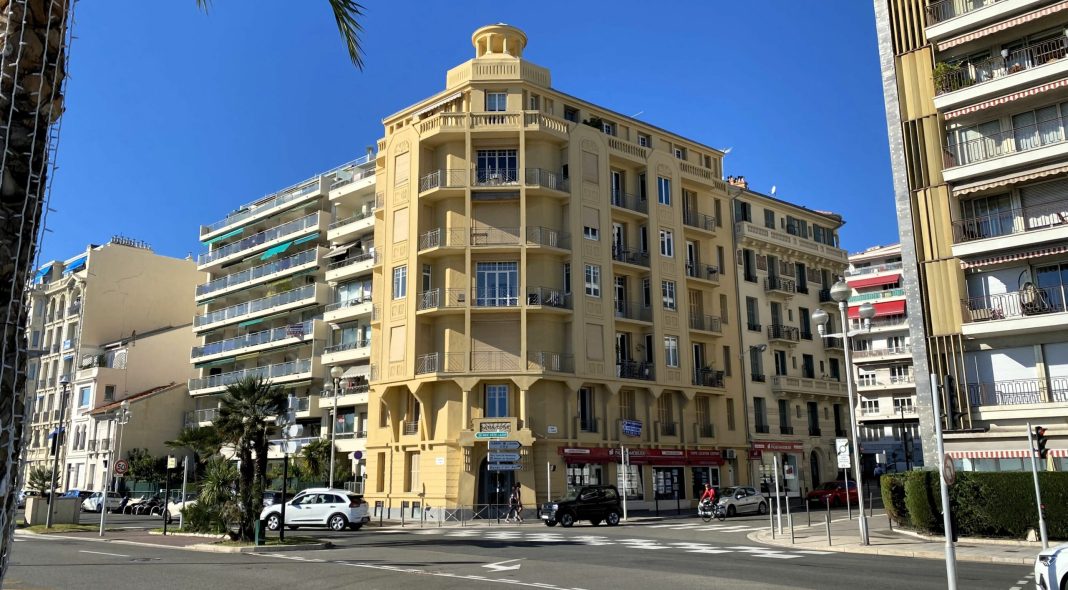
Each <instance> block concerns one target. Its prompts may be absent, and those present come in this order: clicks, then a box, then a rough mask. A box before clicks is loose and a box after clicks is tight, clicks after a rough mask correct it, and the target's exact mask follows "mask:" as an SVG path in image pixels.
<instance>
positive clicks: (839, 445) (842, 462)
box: [834, 438, 849, 469]
mask: <svg viewBox="0 0 1068 590" xmlns="http://www.w3.org/2000/svg"><path fill="white" fill-rule="evenodd" d="M834 452H835V453H836V454H837V455H838V468H839V469H849V439H848V438H836V439H834Z"/></svg>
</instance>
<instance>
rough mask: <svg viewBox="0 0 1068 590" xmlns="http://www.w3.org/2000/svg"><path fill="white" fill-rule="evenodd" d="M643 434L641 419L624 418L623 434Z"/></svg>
mask: <svg viewBox="0 0 1068 590" xmlns="http://www.w3.org/2000/svg"><path fill="white" fill-rule="evenodd" d="M641 435H642V422H641V420H624V421H623V436H641Z"/></svg>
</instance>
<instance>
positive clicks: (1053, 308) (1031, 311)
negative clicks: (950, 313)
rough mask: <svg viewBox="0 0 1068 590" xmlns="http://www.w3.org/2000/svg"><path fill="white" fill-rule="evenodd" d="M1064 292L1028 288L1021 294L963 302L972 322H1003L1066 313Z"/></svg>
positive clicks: (1059, 289)
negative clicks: (1008, 319)
mask: <svg viewBox="0 0 1068 590" xmlns="http://www.w3.org/2000/svg"><path fill="white" fill-rule="evenodd" d="M1064 302H1065V288H1064V286H1063V285H1062V286H1057V287H1034V286H1032V287H1029V288H1026V289H1024V290H1022V291H1013V292H1010V293H1000V294H997V295H987V296H985V297H972V298H970V299H965V300H964V301H963V303H964V306H965V309H966V312H967V313H966V314H965V318H969V319H970V320H971V321H972V322H983V321H988V320H1003V319H1007V318H1022V317H1030V316H1039V315H1046V314H1050V313H1060V312H1063V311H1064Z"/></svg>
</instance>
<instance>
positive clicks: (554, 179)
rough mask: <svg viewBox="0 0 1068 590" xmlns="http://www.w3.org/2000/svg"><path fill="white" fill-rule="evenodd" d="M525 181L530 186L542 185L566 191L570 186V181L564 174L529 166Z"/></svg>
mask: <svg viewBox="0 0 1068 590" xmlns="http://www.w3.org/2000/svg"><path fill="white" fill-rule="evenodd" d="M525 181H526V184H527V185H528V186H531V185H533V186H542V187H545V188H549V189H553V190H557V191H562V192H565V193H566V192H567V191H568V188H569V183H568V181H567V179H566V178H564V177H563V175H562V174H557V173H556V172H550V171H549V170H543V169H541V168H527V170H526V178H525Z"/></svg>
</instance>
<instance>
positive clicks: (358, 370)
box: [341, 365, 371, 379]
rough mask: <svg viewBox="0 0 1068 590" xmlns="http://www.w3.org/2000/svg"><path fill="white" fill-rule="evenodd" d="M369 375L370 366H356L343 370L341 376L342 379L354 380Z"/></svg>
mask: <svg viewBox="0 0 1068 590" xmlns="http://www.w3.org/2000/svg"><path fill="white" fill-rule="evenodd" d="M370 375H371V365H357V366H355V367H349V368H347V369H345V372H344V373H342V374H341V378H342V379H355V378H356V377H368V376H370Z"/></svg>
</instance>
